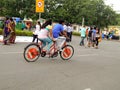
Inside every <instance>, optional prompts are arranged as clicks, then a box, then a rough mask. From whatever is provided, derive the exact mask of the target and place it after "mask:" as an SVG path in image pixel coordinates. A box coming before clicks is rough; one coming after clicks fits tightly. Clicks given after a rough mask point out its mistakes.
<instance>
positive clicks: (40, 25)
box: [37, 21, 41, 29]
mask: <svg viewBox="0 0 120 90" xmlns="http://www.w3.org/2000/svg"><path fill="white" fill-rule="evenodd" d="M37 23H38V24H39V25H40V29H41V23H40V21H38V22H37Z"/></svg>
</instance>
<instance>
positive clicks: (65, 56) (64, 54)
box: [60, 45, 74, 60]
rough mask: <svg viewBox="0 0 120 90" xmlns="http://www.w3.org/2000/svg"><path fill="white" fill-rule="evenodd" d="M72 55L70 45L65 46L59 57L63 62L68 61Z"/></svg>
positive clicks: (72, 51)
mask: <svg viewBox="0 0 120 90" xmlns="http://www.w3.org/2000/svg"><path fill="white" fill-rule="evenodd" d="M73 54H74V48H73V47H72V46H71V45H65V46H64V47H62V51H60V57H61V58H62V59H63V60H69V59H70V58H71V57H72V56H73Z"/></svg>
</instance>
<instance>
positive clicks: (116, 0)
mask: <svg viewBox="0 0 120 90" xmlns="http://www.w3.org/2000/svg"><path fill="white" fill-rule="evenodd" d="M104 1H105V4H106V5H110V6H113V10H115V11H119V12H118V13H120V0H104Z"/></svg>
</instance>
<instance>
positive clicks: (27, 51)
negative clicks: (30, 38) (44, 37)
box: [23, 43, 41, 62]
mask: <svg viewBox="0 0 120 90" xmlns="http://www.w3.org/2000/svg"><path fill="white" fill-rule="evenodd" d="M40 53H41V49H40V47H39V45H38V44H37V43H30V44H28V45H27V46H26V47H25V48H24V53H23V55H24V59H25V60H26V61H27V62H35V61H36V60H37V59H38V58H39V56H40Z"/></svg>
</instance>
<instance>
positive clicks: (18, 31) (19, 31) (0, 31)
mask: <svg viewBox="0 0 120 90" xmlns="http://www.w3.org/2000/svg"><path fill="white" fill-rule="evenodd" d="M32 34H33V33H32V31H26V30H23V31H22V30H16V35H17V36H32ZM0 35H2V29H0ZM73 35H75V36H80V33H79V32H73Z"/></svg>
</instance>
